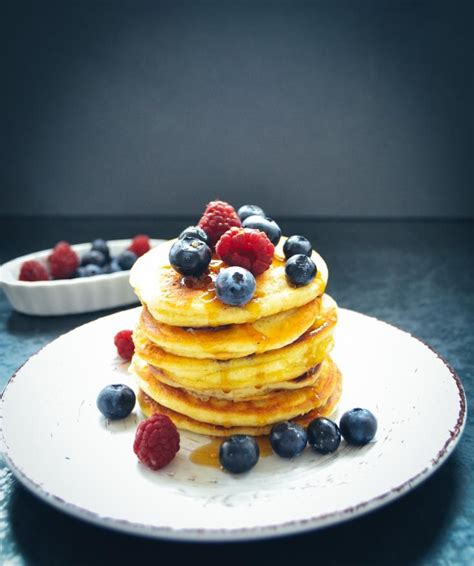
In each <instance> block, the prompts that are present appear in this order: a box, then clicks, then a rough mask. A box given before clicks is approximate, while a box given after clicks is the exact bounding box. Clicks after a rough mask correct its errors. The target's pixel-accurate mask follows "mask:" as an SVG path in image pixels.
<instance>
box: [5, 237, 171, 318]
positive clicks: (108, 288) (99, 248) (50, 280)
mask: <svg viewBox="0 0 474 566" xmlns="http://www.w3.org/2000/svg"><path fill="white" fill-rule="evenodd" d="M160 243H162V240H154V239H150V238H149V237H148V236H146V235H144V234H139V235H137V236H135V237H134V238H133V239H125V240H109V241H105V240H102V239H97V240H94V241H93V242H91V243H83V244H74V245H70V244H69V243H68V242H64V241H61V242H58V243H57V244H56V245H55V246H54V248H52V249H48V250H43V251H38V252H34V253H31V254H28V255H24V256H21V257H17V258H15V259H13V260H11V261H9V262H7V263H4V264H3V265H2V266H0V287H1V288H2V289H3V291H4V293H5V295H6V296H7V298H8V300H9V301H10V303H11V305H12V307H13V308H14V309H15V310H16V311H18V312H21V313H24V314H29V315H35V316H58V315H67V314H78V313H84V312H92V311H97V310H102V309H109V308H115V307H120V306H125V305H132V304H134V303H136V302H138V299H137V297H136V295H135V293H134V292H133V290H132V288H131V287H130V284H129V282H128V278H129V275H130V269H131V267H132V265H133V264H134V263H135V261H136V260H137V258H138V257H140V256H142V255H144V254H145V253H147V252H148V251H149V250H150V249H151V248H153V247H156V246H157V245H159V244H160Z"/></svg>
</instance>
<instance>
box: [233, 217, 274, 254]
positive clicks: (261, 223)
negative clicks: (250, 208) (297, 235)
mask: <svg viewBox="0 0 474 566" xmlns="http://www.w3.org/2000/svg"><path fill="white" fill-rule="evenodd" d="M242 226H243V227H244V228H253V229H254V230H260V231H261V232H265V234H266V235H267V236H268V239H269V240H270V242H271V243H272V244H273V245H274V246H276V245H277V244H278V242H279V241H280V237H281V230H280V227H279V226H278V224H277V223H276V222H275V221H274V220H272V219H271V218H268V216H266V217H265V218H263V217H262V216H256V215H253V216H249V217H248V218H246V219H245V220H244V221H243V222H242Z"/></svg>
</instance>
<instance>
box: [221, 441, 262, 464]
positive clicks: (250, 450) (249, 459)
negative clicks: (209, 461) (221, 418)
mask: <svg viewBox="0 0 474 566" xmlns="http://www.w3.org/2000/svg"><path fill="white" fill-rule="evenodd" d="M259 456H260V449H259V447H258V443H257V441H256V440H255V438H253V437H252V436H246V435H244V434H236V435H234V436H230V437H229V438H228V439H227V440H224V442H223V443H222V444H221V447H220V449H219V462H220V464H221V466H222V467H223V468H224V470H227V471H228V472H232V473H233V474H242V473H243V472H248V470H250V469H251V468H253V467H254V466H255V464H256V463H257V462H258V458H259Z"/></svg>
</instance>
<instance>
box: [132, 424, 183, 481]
mask: <svg viewBox="0 0 474 566" xmlns="http://www.w3.org/2000/svg"><path fill="white" fill-rule="evenodd" d="M178 450H179V432H178V431H177V429H176V426H175V425H174V423H173V421H172V420H171V419H170V418H169V417H167V416H166V415H160V414H154V415H152V416H151V417H150V418H149V419H146V420H144V421H142V422H141V423H140V424H139V425H138V428H137V432H136V434H135V442H134V443H133V451H134V452H135V454H136V455H137V456H138V459H139V460H140V462H142V463H143V464H145V465H146V466H148V467H149V468H151V469H152V470H159V469H160V468H163V467H164V466H166V464H169V463H170V462H171V460H172V459H173V458H174V457H175V455H176V452H178Z"/></svg>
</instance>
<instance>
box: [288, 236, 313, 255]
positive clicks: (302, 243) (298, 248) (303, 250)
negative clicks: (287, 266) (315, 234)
mask: <svg viewBox="0 0 474 566" xmlns="http://www.w3.org/2000/svg"><path fill="white" fill-rule="evenodd" d="M312 251H313V248H312V246H311V242H310V241H309V240H308V239H307V238H305V237H304V236H290V237H289V238H288V240H286V242H285V244H284V246H283V253H284V254H285V257H286V259H288V258H289V257H291V256H293V255H296V254H303V255H307V256H308V257H311V252H312Z"/></svg>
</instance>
